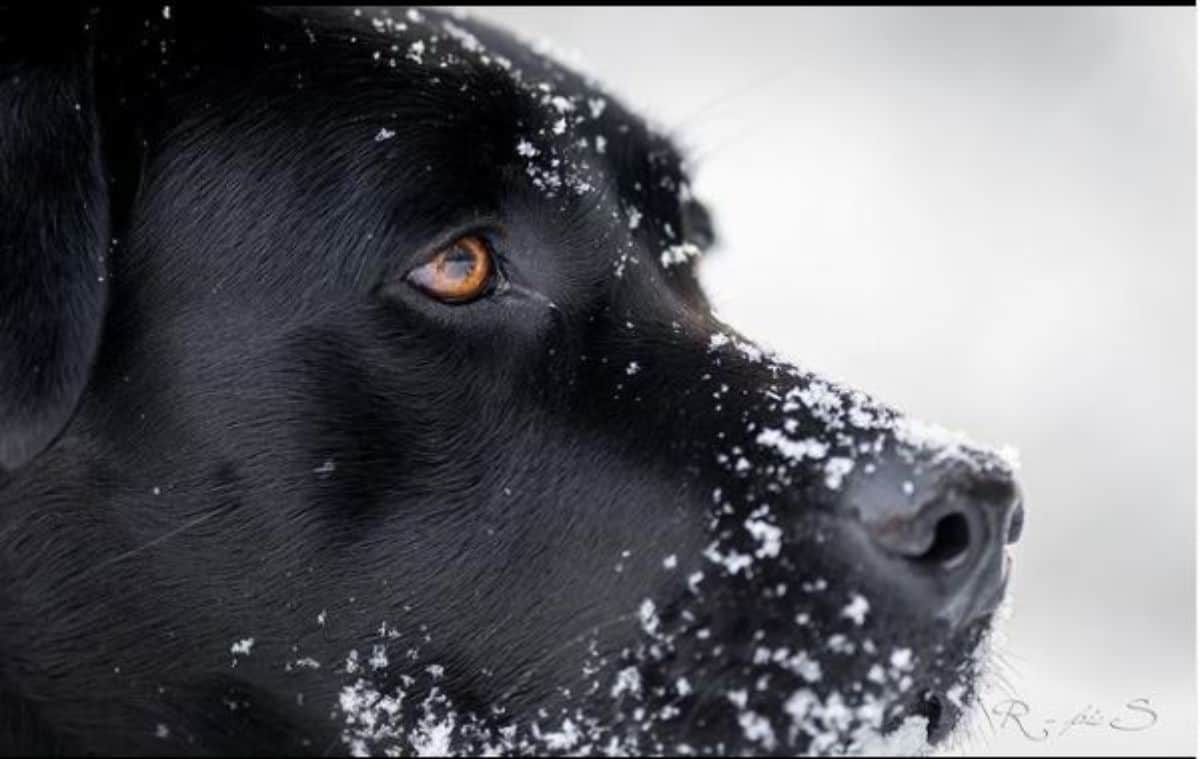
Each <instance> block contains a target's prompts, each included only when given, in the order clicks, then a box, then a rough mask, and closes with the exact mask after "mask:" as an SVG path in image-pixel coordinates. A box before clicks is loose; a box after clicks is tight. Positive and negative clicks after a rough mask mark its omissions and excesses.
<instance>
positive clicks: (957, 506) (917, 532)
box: [845, 457, 1025, 626]
mask: <svg viewBox="0 0 1200 759" xmlns="http://www.w3.org/2000/svg"><path fill="white" fill-rule="evenodd" d="M845 498H846V501H847V505H848V506H849V507H850V508H851V510H852V511H853V512H854V513H855V514H856V515H857V517H858V520H859V521H860V523H861V527H862V528H863V532H865V537H866V541H865V546H864V549H865V552H866V553H867V554H868V555H867V557H866V559H867V564H868V566H871V567H873V568H874V570H875V571H876V572H877V573H878V574H879V579H880V580H881V582H882V583H883V584H884V585H887V586H890V587H891V588H892V589H893V590H894V591H897V592H898V593H899V594H900V595H901V596H902V597H903V598H905V599H906V600H907V601H908V602H909V603H912V604H915V605H917V607H918V608H920V609H923V610H925V611H928V612H929V613H932V614H933V615H934V616H936V617H938V618H941V619H944V620H945V621H946V622H948V623H950V624H951V625H954V626H959V625H963V624H966V623H969V622H971V621H972V620H974V619H977V618H978V617H980V616H983V615H986V614H989V613H991V612H993V611H995V609H996V607H997V606H998V605H999V603H1000V601H1001V599H1002V598H1003V596H1004V587H1005V584H1006V583H1007V581H1008V568H1009V567H1008V564H1009V560H1008V557H1007V555H1006V552H1005V550H1004V547H1005V546H1006V545H1008V544H1010V543H1014V542H1016V540H1017V539H1018V538H1019V537H1020V533H1021V529H1022V527H1023V524H1024V516H1025V512H1024V508H1023V507H1022V505H1021V499H1020V494H1019V490H1018V488H1017V485H1016V483H1015V482H1014V481H1013V479H1012V476H1011V474H1010V473H1009V470H1008V469H1007V468H1005V467H1002V466H1000V465H999V464H998V462H996V464H995V465H987V464H986V462H985V463H984V464H981V463H980V461H979V460H968V461H957V460H955V461H947V462H940V463H936V464H932V465H928V466H923V467H922V466H914V465H913V464H911V463H910V462H906V461H903V460H901V459H900V458H899V457H896V458H893V459H890V460H885V461H884V462H881V463H880V464H879V465H878V466H877V467H876V470H875V471H874V472H872V473H871V475H870V476H867V477H863V478H861V479H859V480H857V481H855V482H854V483H852V484H851V487H850V488H849V489H848V490H847V492H846V493H845Z"/></svg>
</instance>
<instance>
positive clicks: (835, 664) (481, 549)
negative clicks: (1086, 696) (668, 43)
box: [0, 6, 1022, 754]
mask: <svg viewBox="0 0 1200 759" xmlns="http://www.w3.org/2000/svg"><path fill="white" fill-rule="evenodd" d="M60 16H65V17H60ZM637 75H638V76H649V75H652V73H647V72H637ZM799 181H802V180H799ZM715 216H716V214H715V212H714V214H713V217H715ZM711 218H712V217H710V211H709V210H708V209H706V208H705V206H704V205H703V204H702V203H701V201H700V200H699V199H697V198H696V197H695V196H694V195H693V194H692V192H691V191H690V189H689V183H688V174H687V173H686V171H685V166H684V164H683V162H682V161H681V158H680V155H679V153H678V152H677V150H676V148H675V147H674V146H673V145H672V143H671V141H670V140H669V139H668V138H667V137H666V136H664V135H663V134H662V133H660V132H658V131H655V130H654V129H653V128H651V127H650V126H648V125H647V123H646V122H645V121H643V120H642V119H641V118H640V117H639V116H637V115H635V114H633V113H631V112H630V111H628V110H627V109H626V108H625V107H624V106H622V104H621V102H620V101H619V100H618V99H616V98H614V97H613V96H611V95H610V94H608V93H607V92H606V91H605V90H604V89H603V88H602V86H601V85H599V84H597V83H596V82H593V81H590V80H589V79H587V78H586V77H583V76H580V75H578V74H576V73H574V72H572V71H571V70H569V69H567V68H564V67H562V66H561V65H559V64H557V63H555V62H554V61H553V60H551V59H548V58H546V57H544V56H543V55H541V54H540V53H537V52H534V51H532V50H531V49H529V48H528V47H526V46H524V45H523V44H521V43H519V42H517V41H516V40H515V39H514V38H513V37H511V36H509V35H508V34H506V33H503V32H500V31H497V30H495V29H493V28H490V27H488V26H486V25H483V24H480V23H477V22H475V21H472V20H469V19H465V18H458V17H456V16H454V15H445V14H442V13H438V12H433V11H424V10H420V11H418V10H409V9H403V8H401V9H392V10H390V11H384V10H380V9H366V8H364V9H362V10H355V9H353V8H342V9H334V10H328V11H326V10H318V9H304V10H302V11H265V10H253V9H220V10H217V9H215V8H209V9H205V8H202V7H189V6H179V7H172V6H166V7H157V8H153V9H152V10H145V9H142V10H121V9H118V8H111V9H105V10H97V11H77V10H71V11H69V12H61V13H59V14H58V15H56V16H49V15H39V14H36V13H29V12H16V11H7V12H4V13H3V14H0V753H3V754H9V753H13V752H19V751H32V752H45V751H58V752H68V753H78V752H97V753H150V752H153V753H161V752H169V753H221V752H230V753H244V752H247V751H249V752H281V751H282V752H287V753H316V754H323V753H359V754H361V753H379V754H382V753H421V752H427V753H429V752H432V753H447V752H454V753H481V752H500V753H560V752H561V753H580V752H582V753H638V752H652V753H672V754H674V753H697V754H722V753H727V752H736V753H754V752H762V753H784V752H797V751H814V752H842V751H847V750H853V749H870V748H871V747H878V746H879V745H880V744H879V741H881V740H890V741H893V742H894V741H911V744H909V745H910V746H911V747H920V746H923V745H924V743H925V742H926V741H932V742H937V741H939V740H941V739H942V738H944V737H945V735H946V734H947V733H948V732H949V731H950V730H951V729H952V728H953V727H954V726H955V724H956V723H958V722H959V720H960V717H961V716H962V714H963V712H964V711H965V710H966V709H967V708H968V706H969V704H970V699H971V697H972V692H973V683H974V682H975V680H976V678H977V677H978V674H979V668H980V666H981V662H982V661H983V660H984V659H985V658H986V657H985V656H984V654H983V652H984V649H985V648H986V642H987V638H988V630H989V627H990V624H991V620H992V617H993V616H994V612H995V610H996V609H997V606H998V604H999V602H1000V600H1001V597H1002V595H1003V591H1004V585H1005V581H1006V579H1007V573H1008V566H1007V558H1006V555H1005V545H1006V544H1007V543H1009V542H1011V541H1013V540H1015V539H1016V537H1017V534H1018V532H1019V531H1020V525H1021V521H1022V516H1021V515H1022V510H1021V507H1020V504H1019V500H1020V499H1019V496H1018V490H1017V488H1016V486H1015V484H1014V481H1013V479H1012V470H1011V466H1010V465H1009V464H1008V463H1006V460H1005V459H1003V458H1001V457H999V456H998V455H996V454H993V453H990V452H987V451H984V450H982V449H980V448H977V447H974V446H971V445H969V444H967V443H965V442H963V441H962V440H961V439H960V438H958V437H955V436H951V435H948V434H946V433H944V432H942V431H940V430H939V429H938V428H935V427H930V426H926V425H922V424H919V423H916V422H914V421H911V420H909V419H906V418H905V417H903V416H901V415H900V414H898V413H897V412H895V411H893V410H892V409H889V408H888V407H885V406H882V405H879V404H877V403H876V402H874V401H872V400H870V399H869V398H868V397H867V396H865V395H864V394H862V393H859V392H857V391H853V390H850V389H848V388H846V387H843V386H841V385H839V384H837V383H834V382H831V381H827V380H823V379H821V378H819V377H818V376H815V375H814V374H812V373H810V372H808V371H807V370H804V369H800V368H797V367H795V366H793V365H791V364H787V363H783V362H782V361H781V360H779V359H777V358H775V357H774V356H772V355H770V354H768V353H765V352H764V351H763V350H762V349H760V348H759V347H757V346H756V345H755V344H754V343H753V342H751V340H750V339H748V338H747V337H744V336H742V335H741V334H739V333H737V332H736V331H734V330H733V329H732V328H731V327H729V326H727V325H725V324H723V323H721V322H720V321H718V320H717V319H716V318H715V317H714V316H713V315H712V313H711V311H710V308H709V305H708V303H707V302H706V300H705V295H704V293H703V291H702V290H701V288H700V285H699V284H698V280H697V268H698V267H699V266H701V265H702V261H703V258H704V255H705V250H706V249H707V248H708V247H709V246H710V244H711V243H712V241H713V229H712V222H711ZM787 223H789V221H788V220H786V219H780V224H781V226H782V225H786V224H787ZM729 255H736V253H735V252H730V253H729ZM781 286H783V285H782V284H781ZM931 381H935V380H931Z"/></svg>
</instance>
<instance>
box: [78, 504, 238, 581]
mask: <svg viewBox="0 0 1200 759" xmlns="http://www.w3.org/2000/svg"><path fill="white" fill-rule="evenodd" d="M229 510H230V508H229V505H228V504H223V505H221V506H218V507H216V508H214V509H213V510H212V511H209V512H207V513H204V514H201V515H200V516H198V517H196V518H195V519H192V520H191V521H188V522H185V523H184V524H182V525H180V526H179V527H176V528H174V529H172V530H168V531H167V532H165V533H163V534H162V535H159V536H158V537H157V538H153V539H151V540H148V541H146V542H145V543H142V544H141V545H140V546H138V547H137V548H131V549H130V550H128V551H125V552H124V553H121V554H118V555H116V556H112V557H110V558H107V559H105V560H103V561H101V562H100V563H99V564H94V565H93V566H91V567H89V568H88V569H87V570H86V571H84V572H82V573H80V574H78V575H75V576H74V577H73V578H72V579H71V580H70V581H69V583H78V582H81V581H83V580H85V579H87V578H89V577H91V576H92V575H94V574H96V573H97V572H99V571H101V570H103V569H106V568H108V567H111V566H112V565H113V564H116V563H118V562H121V561H124V560H125V559H128V558H130V557H131V556H136V555H137V554H139V553H141V552H142V551H145V550H147V549H150V548H153V547H154V546H156V545H159V544H161V543H163V542H165V541H167V540H170V539H171V538H173V537H175V536H176V535H179V534H180V533H182V532H186V531H187V530H190V529H192V528H193V527H196V526H197V525H200V524H203V523H204V522H207V521H208V520H210V519H212V518H213V517H215V516H217V515H218V514H221V513H222V512H226V511H229Z"/></svg>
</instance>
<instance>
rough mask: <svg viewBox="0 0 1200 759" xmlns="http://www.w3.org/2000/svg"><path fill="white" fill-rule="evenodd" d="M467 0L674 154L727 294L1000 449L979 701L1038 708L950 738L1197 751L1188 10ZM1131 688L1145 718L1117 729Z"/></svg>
mask: <svg viewBox="0 0 1200 759" xmlns="http://www.w3.org/2000/svg"><path fill="white" fill-rule="evenodd" d="M471 13H473V14H474V15H477V16H479V17H483V18H487V19H491V20H495V21H498V22H500V23H502V24H504V25H506V26H509V27H510V28H513V29H516V30H518V31H520V32H521V33H522V34H523V35H525V36H527V37H529V38H531V39H534V40H538V39H545V40H549V41H551V42H553V43H554V44H555V45H557V46H558V47H560V48H563V49H566V50H568V51H577V52H578V58H577V59H575V60H576V62H577V63H578V64H579V65H581V66H582V68H584V69H585V70H587V71H590V72H592V73H594V74H595V75H597V76H598V77H599V78H600V79H601V80H602V81H604V82H605V83H607V84H608V86H609V87H610V88H611V89H612V91H613V92H615V93H617V94H618V95H621V96H623V97H624V98H625V99H626V101H627V102H629V103H630V104H632V105H633V106H634V107H636V108H638V109H639V110H641V111H642V112H643V113H647V114H649V115H651V116H652V117H653V118H654V119H655V120H656V122H657V123H659V124H660V125H662V126H663V127H665V128H667V129H669V130H670V131H672V132H674V133H675V134H677V135H678V138H679V139H680V141H681V142H682V143H683V144H684V145H685V146H687V147H688V148H689V149H690V150H691V151H692V154H693V155H694V156H695V157H696V159H697V160H698V162H699V168H698V172H697V184H696V189H697V193H698V194H699V195H700V196H701V197H703V198H704V199H706V200H707V201H708V202H709V203H710V204H711V205H712V206H713V207H714V208H715V210H716V214H717V222H718V229H719V232H720V233H721V234H722V237H723V242H724V245H723V247H722V249H721V250H720V252H719V253H718V254H717V255H715V256H714V257H713V258H712V259H711V260H710V261H709V262H708V263H707V264H706V266H707V269H706V271H705V278H706V281H707V285H708V287H709V290H710V292H711V293H712V295H713V299H714V302H715V303H716V304H717V307H718V312H719V313H720V314H721V315H722V317H723V318H724V319H725V320H726V321H728V322H730V323H731V324H733V325H734V326H736V327H738V328H739V329H740V330H742V331H743V332H745V333H747V334H749V335H751V336H753V337H756V338H758V339H759V340H761V341H762V342H764V343H766V344H768V345H770V346H772V347H774V348H776V349H778V350H779V351H780V352H782V353H783V354H784V355H786V356H788V357H790V358H792V359H795V360H797V361H799V362H800V363H801V364H802V365H805V366H807V367H810V368H813V369H818V370H822V371H824V372H827V373H828V374H830V375H832V376H833V377H835V378H838V379H842V380H846V381H848V382H850V383H851V384H853V385H856V386H858V387H861V388H863V389H865V390H868V391H869V392H871V393H873V394H874V395H875V396H876V397H878V398H880V399H881V400H884V401H887V402H889V403H892V404H894V405H896V406H899V407H900V408H902V409H904V410H906V411H908V412H910V413H913V414H915V415H917V416H920V417H923V418H925V419H928V420H930V421H936V422H939V423H941V424H944V425H946V426H948V427H951V428H957V429H961V430H964V431H966V432H967V433H968V434H970V435H971V436H972V437H974V438H976V439H979V440H983V441H989V442H995V443H1010V444H1013V445H1015V446H1017V447H1018V448H1019V449H1020V451H1021V454H1022V460H1023V469H1022V476H1021V480H1022V484H1023V486H1024V488H1025V492H1026V501H1027V508H1028V519H1027V524H1026V532H1025V537H1024V538H1023V539H1022V542H1021V544H1020V545H1019V546H1018V548H1017V550H1016V553H1015V555H1016V565H1015V568H1014V577H1013V583H1012V591H1013V597H1014V611H1013V616H1012V618H1011V619H1010V620H1009V622H1008V626H1007V629H1008V642H1007V644H1006V645H1005V647H1004V650H1005V652H1006V654H1007V660H1008V662H1009V664H1010V665H1011V666H1010V667H1009V668H1008V670H1007V679H1008V681H1009V683H1010V685H1009V690H1010V691H1011V695H1010V694H1009V693H1006V692H1005V690H1004V689H1001V688H997V689H995V690H994V691H993V692H991V693H989V694H988V695H987V697H986V699H985V700H986V701H988V702H989V703H991V704H993V705H995V704H997V703H999V702H1003V701H1004V700H1005V699H1008V698H1011V697H1014V696H1015V697H1016V698H1019V699H1021V700H1023V701H1024V702H1025V703H1027V704H1028V708H1029V715H1028V717H1027V718H1026V719H1025V721H1024V722H1025V724H1026V725H1028V726H1029V727H1030V730H1031V732H1033V733H1034V734H1035V735H1039V736H1040V735H1041V729H1042V727H1043V726H1044V725H1045V720H1050V719H1053V720H1056V721H1055V723H1053V724H1052V725H1050V726H1049V727H1050V728H1051V732H1050V736H1049V737H1048V738H1046V739H1045V740H1043V741H1040V742H1035V741H1032V740H1030V739H1028V738H1026V737H1024V736H1023V735H1022V734H1021V732H1020V731H1019V730H1018V729H1017V728H1016V727H1015V725H1013V724H1012V723H1011V722H1010V723H1009V724H1008V725H1006V726H1005V727H1003V728H1000V727H999V726H998V724H996V723H993V724H991V725H989V724H988V723H987V722H986V721H982V720H981V721H980V722H979V723H977V725H976V729H975V734H974V735H973V736H972V737H971V738H970V739H969V740H968V741H966V742H964V743H962V744H961V745H959V746H956V747H953V748H951V749H949V750H948V751H947V753H950V754H962V753H969V754H980V753H996V754H1009V753H1023V754H1075V753H1080V752H1083V753H1109V754H1131V753H1132V754H1152V753H1194V752H1195V750H1196V744H1195V737H1196V723H1195V720H1196V711H1195V707H1196V690H1195V648H1194V645H1195V644H1194V634H1195V633H1194V631H1195V606H1194V599H1195V551H1194V547H1195V543H1194V540H1195V534H1196V532H1195V523H1194V519H1195V517H1194V510H1195V492H1194V482H1195V461H1196V451H1195V442H1194V440H1195V438H1194V432H1195V430H1194V422H1195V418H1196V408H1195V403H1196V397H1195V386H1196V377H1195V359H1196V356H1195V343H1196V335H1195V316H1194V309H1195V297H1196V292H1195V282H1196V275H1195V265H1196V264H1195V259H1194V250H1195V242H1196V240H1195V218H1194V215H1195V207H1196V206H1195V203H1196V197H1195V184H1194V168H1195V165H1196V163H1195V128H1196V123H1195V106H1196V103H1195V91H1196V82H1195V75H1196V74H1195V63H1196V53H1195V21H1194V10H1193V9H1190V8H1165V9H1163V8H1160V9H1118V8H1101V9H1086V8H1079V9H1062V8H1059V9H1051V8H1045V9H1032V8H1010V9H950V8H946V9H940V8H926V9H899V8H897V9H886V10H884V9H828V8H793V9H785V8H774V9H757V10H736V9H720V8H704V9H690V10H689V9H665V8H658V9H598V8H593V9H578V8H576V9H565V8H558V9H556V8H498V7H497V8H482V9H475V10H471ZM568 60H570V56H568ZM1135 698H1145V699H1149V702H1150V705H1151V707H1152V708H1153V709H1154V711H1155V712H1156V713H1157V715H1158V721H1157V723H1156V724H1155V725H1154V726H1153V727H1151V728H1150V729H1148V730H1145V731H1142V732H1120V731H1117V730H1113V729H1111V728H1110V727H1108V726H1107V723H1108V721H1109V720H1110V719H1112V718H1113V717H1119V716H1122V715H1125V716H1126V717H1128V718H1129V719H1130V720H1131V721H1132V720H1133V718H1135V717H1137V716H1138V715H1136V714H1133V713H1131V712H1126V711H1125V710H1124V709H1123V707H1124V705H1125V704H1126V703H1127V702H1129V701H1130V700H1132V699H1135ZM1097 710H1098V711H1099V712H1100V713H1101V714H1102V719H1101V720H1099V721H1100V722H1101V723H1102V724H1100V725H1095V726H1092V725H1083V724H1077V725H1074V726H1070V727H1067V728H1066V732H1065V733H1063V729H1064V725H1065V723H1068V722H1069V721H1070V720H1071V719H1072V717H1075V716H1076V715H1077V714H1080V713H1084V714H1085V715H1088V717H1089V718H1092V719H1093V721H1094V715H1095V714H1096V713H1097ZM997 722H998V719H997Z"/></svg>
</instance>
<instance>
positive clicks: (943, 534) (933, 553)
mask: <svg viewBox="0 0 1200 759" xmlns="http://www.w3.org/2000/svg"><path fill="white" fill-rule="evenodd" d="M970 547H971V526H970V523H969V522H968V521H967V517H966V516H965V515H963V514H962V513H961V512H957V511H956V512H953V513H951V514H947V515H945V516H944V517H942V518H941V519H939V520H938V521H937V523H936V524H935V525H934V528H933V542H932V543H931V544H930V545H929V548H928V549H927V550H926V551H925V553H923V554H921V555H920V556H914V557H913V559H914V560H916V561H920V562H925V563H929V564H937V565H939V566H941V567H944V568H946V569H950V568H952V567H954V566H956V565H957V564H958V563H959V562H960V561H962V559H963V558H964V557H965V556H966V555H967V549H969V548H970Z"/></svg>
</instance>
